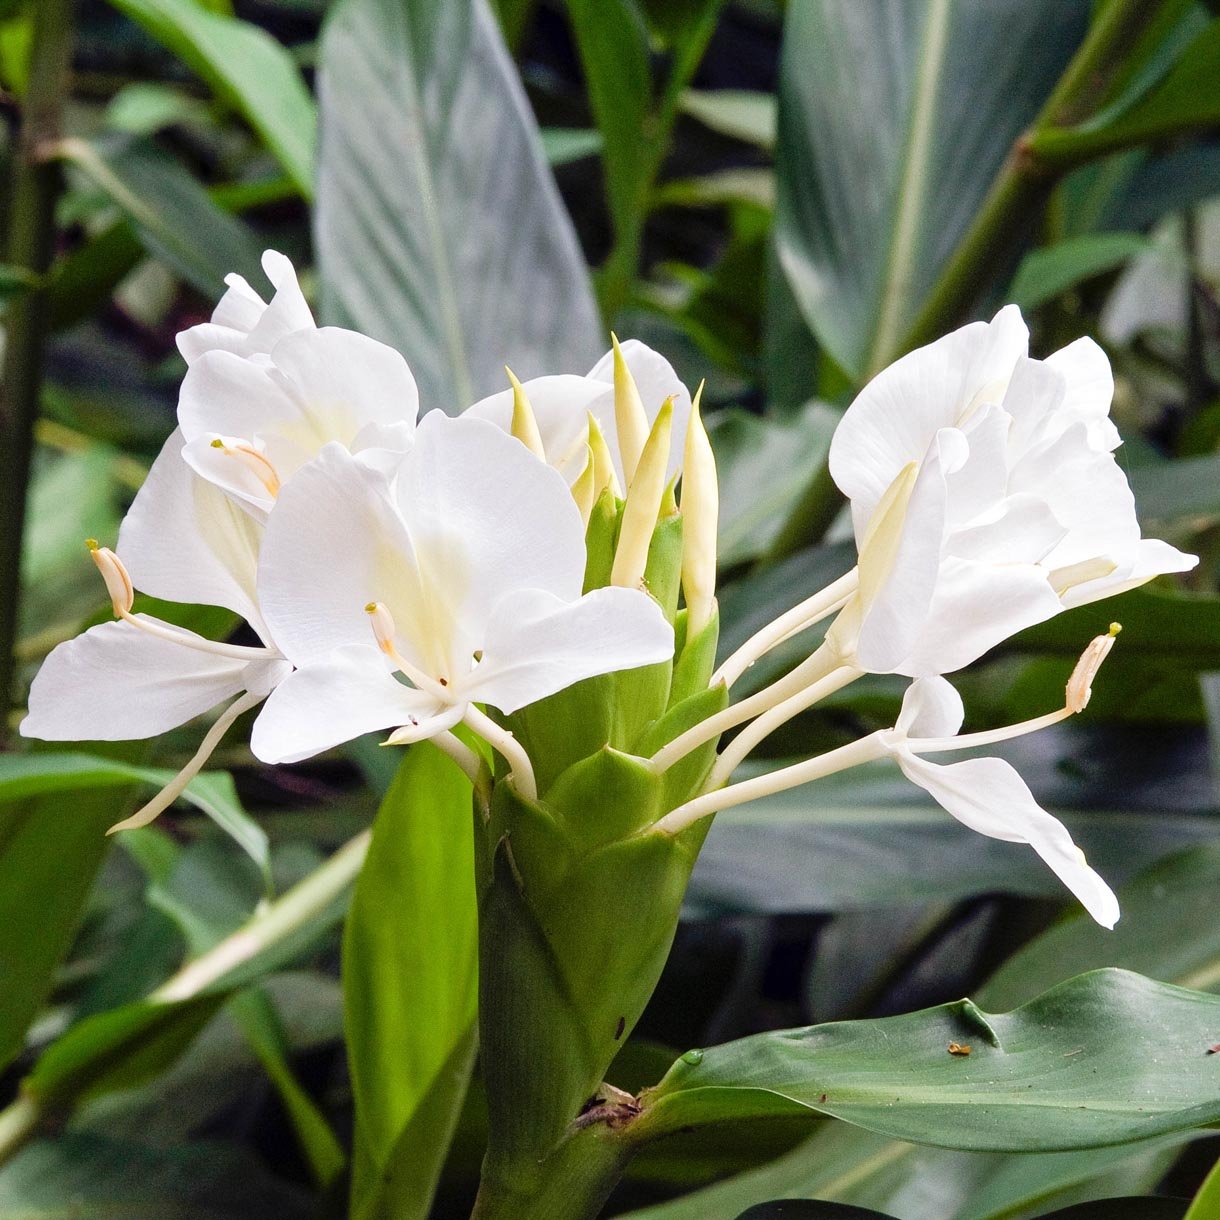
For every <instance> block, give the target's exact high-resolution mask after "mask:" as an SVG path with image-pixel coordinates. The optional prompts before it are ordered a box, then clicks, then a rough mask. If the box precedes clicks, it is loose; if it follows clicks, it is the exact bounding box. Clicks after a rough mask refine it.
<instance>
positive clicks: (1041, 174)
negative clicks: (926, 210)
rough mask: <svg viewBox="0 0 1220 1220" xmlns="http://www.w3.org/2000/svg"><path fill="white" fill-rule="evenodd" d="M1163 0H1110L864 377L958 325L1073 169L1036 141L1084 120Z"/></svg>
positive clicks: (1099, 100) (1069, 164) (1097, 104)
mask: <svg viewBox="0 0 1220 1220" xmlns="http://www.w3.org/2000/svg"><path fill="white" fill-rule="evenodd" d="M1164 3H1165V0H1159V2H1158V0H1110V3H1109V5H1107V6H1106V7H1105V8H1103V9H1102V11H1101V14H1100V16H1099V17H1098V18H1097V20H1096V21H1095V22H1094V23H1093V25H1092V27H1091V28H1090V30H1089V33H1088V35H1087V36H1086V38H1085V40H1084V42H1083V43H1082V44H1081V46H1080V49H1079V50H1078V51H1077V52H1076V55H1075V56H1074V57H1073V59H1072V62H1071V63H1070V64H1068V67H1067V70H1066V71H1065V72H1064V74H1063V76H1062V77H1061V78H1060V80H1059V83H1058V84H1057V85H1056V86H1055V88H1054V90H1053V92H1052V93H1051V95H1050V97H1049V98H1047V100H1046V104H1045V105H1044V106H1043V107H1042V110H1041V112H1040V113H1039V114H1038V117H1037V118H1036V119H1035V120H1034V122H1033V125H1032V126H1031V127H1030V129H1029V130H1028V131H1027V132H1026V133H1025V135H1023V136H1022V137H1021V139H1019V140H1018V141H1017V143H1016V144H1015V145H1014V146H1013V149H1012V151H1011V152H1010V153H1009V155H1008V158H1007V160H1006V161H1005V162H1004V165H1003V168H1002V169H1001V170H1000V173H999V176H998V177H997V178H996V180H995V182H994V183H993V184H992V187H991V190H990V191H989V192H988V195H987V198H986V199H985V200H984V201H983V205H982V207H981V208H980V209H979V212H978V215H977V216H976V217H975V220H974V224H973V225H972V226H971V227H970V231H969V232H968V233H967V234H966V236H965V237H964V238H963V240H962V241H961V242H960V243H959V244H958V247H957V249H956V251H955V252H954V254H953V257H952V258H951V259H950V260H949V263H948V264H947V266H946V267H945V269H944V270H943V271H942V272H941V275H940V278H939V279H938V280H937V282H936V286H935V287H934V288H933V289H932V291H931V293H930V294H929V295H928V299H927V301H926V302H925V303H924V307H923V310H922V311H921V313H920V315H919V317H918V318H917V319H916V322H915V325H914V326H913V327H912V328H911V330H910V331H909V333H908V334H907V335H906V336H905V338H904V341H903V342H902V344H901V345H900V346H899V347H898V348H897V349H895V350H890V351H878V352H877V353H876V357H875V359H874V361H873V365H872V367H871V368H870V369H869V374H870V375H871V374H873V373H876V372H878V371H879V370H880V369H882V368H884V367H885V366H886V365H887V364H889V363H890V362H891V361H892V360H894V359H896V358H897V357H898V356H900V355H902V353H903V352H907V351H911V350H912V349H913V348H916V347H919V346H920V345H921V344H924V343H928V342H930V341H931V340H933V339H935V338H937V337H938V336H939V335H940V334H942V333H943V332H944V331H946V330H947V329H949V327H950V326H952V325H953V324H954V323H955V322H957V321H959V320H960V319H961V317H962V316H963V315H964V314H965V312H966V311H967V310H968V309H969V308H970V305H971V303H972V302H973V301H974V299H975V298H976V297H977V296H978V294H979V292H980V291H981V289H982V288H983V286H984V284H985V283H986V282H987V279H988V277H989V276H990V275H991V273H992V269H993V268H994V266H995V264H996V261H997V260H998V259H1001V258H1002V257H1003V256H1004V255H1005V254H1006V253H1007V252H1008V251H1009V250H1010V249H1011V248H1012V246H1013V244H1014V243H1015V242H1016V241H1018V240H1019V239H1020V236H1021V234H1022V233H1024V232H1025V231H1026V226H1027V225H1028V223H1029V222H1030V220H1031V218H1033V217H1036V216H1037V215H1039V214H1040V213H1041V211H1042V209H1043V207H1044V206H1045V204H1046V201H1047V200H1048V199H1049V198H1050V194H1051V191H1052V190H1053V189H1054V187H1055V185H1056V184H1057V183H1058V181H1059V179H1060V178H1061V177H1062V176H1063V175H1064V174H1065V173H1067V172H1068V170H1069V169H1072V168H1074V165H1075V162H1068V161H1064V162H1055V163H1054V164H1051V163H1048V162H1046V161H1044V160H1043V159H1042V158H1040V157H1039V156H1037V155H1036V153H1035V152H1034V151H1033V148H1032V144H1033V141H1034V140H1035V139H1036V137H1037V136H1038V135H1040V134H1042V133H1044V132H1047V131H1050V130H1053V129H1055V128H1060V127H1066V126H1070V125H1073V124H1076V123H1079V122H1081V121H1082V120H1083V119H1085V118H1087V117H1089V115H1090V114H1092V113H1093V111H1095V110H1096V108H1097V107H1098V106H1099V105H1100V104H1101V102H1102V101H1103V100H1104V98H1105V96H1106V92H1107V90H1108V89H1109V87H1110V84H1111V82H1112V81H1113V79H1114V76H1115V74H1116V73H1117V72H1118V70H1119V69H1120V68H1121V66H1122V63H1123V58H1124V56H1125V55H1126V54H1127V52H1128V51H1129V50H1130V49H1131V47H1132V46H1133V45H1134V44H1135V42H1136V41H1137V40H1138V39H1139V36H1140V35H1141V33H1143V31H1144V30H1145V29H1146V28H1147V27H1148V26H1149V25H1150V24H1151V22H1152V21H1153V20H1154V19H1155V18H1156V16H1157V14H1158V12H1159V11H1160V10H1161V9H1162V8H1163V7H1164Z"/></svg>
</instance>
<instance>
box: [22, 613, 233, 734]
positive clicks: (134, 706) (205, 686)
mask: <svg viewBox="0 0 1220 1220" xmlns="http://www.w3.org/2000/svg"><path fill="white" fill-rule="evenodd" d="M246 669H247V662H245V661H241V660H236V659H234V658H231V657H220V656H216V655H215V654H213V653H207V652H199V651H197V650H196V649H193V648H185V647H183V646H182V645H180V644H174V643H171V642H170V641H168V640H164V639H159V638H157V637H156V636H152V635H149V634H148V633H147V632H144V631H141V630H140V629H139V628H138V627H135V626H133V625H132V624H131V623H122V622H119V623H102V624H100V625H99V626H97V627H90V628H89V630H88V631H86V632H85V633H84V634H83V635H78V636H77V637H76V638H75V639H74V640H68V641H67V643H64V644H60V645H59V646H58V647H57V648H55V649H54V650H53V651H52V652H51V655H50V656H48V657H47V659H46V660H45V661H44V662H43V664H42V668H41V669H40V670H39V671H38V673H37V674H36V675H35V677H34V682H33V685H32V686H31V687H30V712H29V715H28V716H27V717H26V718H25V720H23V721H22V723H21V732H22V735H23V736H25V737H40V738H42V739H43V740H45V741H124V740H128V739H132V738H142V737H155V736H156V735H157V734H159V733H165V732H167V731H168V730H170V729H174V728H177V727H178V725H180V724H185V723H186V722H187V721H188V720H191V719H193V718H194V717H195V716H198V715H200V714H202V713H203V712H206V711H207V710H208V709H209V708H211V707H215V706H216V704H218V703H220V702H222V701H223V700H225V699H228V698H230V697H232V696H233V695H236V694H239V693H240V692H241V691H242V690H244V689H245V677H246V673H245V671H246Z"/></svg>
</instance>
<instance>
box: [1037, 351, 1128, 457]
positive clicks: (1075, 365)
mask: <svg viewBox="0 0 1220 1220" xmlns="http://www.w3.org/2000/svg"><path fill="white" fill-rule="evenodd" d="M1046 364H1048V365H1049V366H1050V367H1051V368H1053V369H1054V370H1055V371H1056V372H1058V373H1060V374H1061V375H1062V376H1063V378H1064V380H1065V381H1066V383H1067V392H1066V394H1065V395H1064V399H1063V408H1062V409H1063V411H1064V412H1065V413H1066V414H1067V416H1068V418H1070V419H1073V420H1082V421H1083V422H1085V423H1086V424H1087V425H1088V430H1089V444H1090V445H1092V447H1093V448H1094V449H1105V450H1110V449H1116V448H1118V446H1119V445H1121V444H1122V437H1121V436H1119V434H1118V429H1117V428H1116V427H1115V426H1114V424H1113V423H1112V422H1111V420H1110V403H1111V402H1112V401H1113V398H1114V374H1113V372H1111V370H1110V361H1109V358H1108V357H1107V356H1106V353H1105V352H1104V351H1102V349H1101V347H1099V346H1098V344H1096V343H1095V342H1094V341H1093V340H1092V339H1089V338H1083V339H1077V340H1076V341H1075V343H1069V344H1068V345H1067V347H1063V348H1060V349H1059V351H1057V352H1055V353H1054V354H1053V355H1050V356H1047V358H1046Z"/></svg>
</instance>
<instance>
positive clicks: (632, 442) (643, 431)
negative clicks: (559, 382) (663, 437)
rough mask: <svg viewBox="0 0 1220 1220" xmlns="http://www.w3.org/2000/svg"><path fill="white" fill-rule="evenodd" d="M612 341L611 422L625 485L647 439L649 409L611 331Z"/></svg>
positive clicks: (632, 474)
mask: <svg viewBox="0 0 1220 1220" xmlns="http://www.w3.org/2000/svg"><path fill="white" fill-rule="evenodd" d="M610 341H611V342H612V343H613V345H614V425H615V428H616V429H617V431H618V451H619V453H620V454H621V455H622V459H623V474H624V476H625V477H626V479H627V485H628V487H630V486H631V483H632V481H633V480H634V479H635V469H636V467H637V466H638V465H639V462H640V455H641V454H642V453H643V452H644V445H645V443H646V442H647V440H648V413H647V411H645V410H644V401H643V399H641V398H640V391H639V387H637V386H636V384H635V378H634V377H633V376H632V375H631V370H630V369H629V368H628V367H627V361H626V360H625V359H624V358H623V349H622V348H621V347H619V343H618V336H617V335H613V334H612V335H611V336H610Z"/></svg>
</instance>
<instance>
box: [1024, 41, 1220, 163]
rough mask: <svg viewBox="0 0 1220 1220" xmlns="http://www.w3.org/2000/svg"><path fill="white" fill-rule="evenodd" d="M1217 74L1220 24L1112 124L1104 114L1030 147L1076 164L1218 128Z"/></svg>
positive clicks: (1042, 137)
mask: <svg viewBox="0 0 1220 1220" xmlns="http://www.w3.org/2000/svg"><path fill="white" fill-rule="evenodd" d="M1217 72H1220V19H1217V20H1213V21H1210V22H1209V23H1208V24H1207V25H1206V26H1204V28H1203V29H1202V30H1200V32H1199V33H1198V34H1197V35H1196V37H1195V38H1194V40H1193V41H1192V42H1191V43H1190V45H1189V46H1188V47H1187V48H1186V50H1185V51H1184V52H1183V54H1182V56H1181V58H1180V59H1179V60H1178V61H1177V63H1176V64H1174V66H1173V68H1172V70H1171V71H1170V72H1169V73H1168V74H1167V75H1166V76H1165V78H1164V79H1163V80H1162V81H1161V82H1160V84H1158V85H1157V86H1156V88H1154V89H1152V90H1151V91H1150V92H1149V93H1148V94H1147V95H1146V96H1144V97H1143V98H1142V99H1141V100H1140V101H1138V102H1136V103H1135V104H1134V105H1132V106H1130V107H1129V108H1126V109H1122V110H1121V112H1120V113H1119V114H1118V115H1117V117H1114V118H1112V119H1111V113H1110V112H1108V111H1103V112H1102V113H1101V114H1099V115H1098V116H1096V118H1095V120H1094V121H1092V122H1090V123H1086V124H1082V125H1081V126H1079V127H1075V128H1068V129H1054V130H1048V131H1044V132H1042V133H1040V134H1039V135H1037V136H1036V137H1035V138H1034V139H1033V142H1032V148H1033V151H1034V152H1035V154H1037V155H1041V156H1046V157H1051V158H1068V159H1075V158H1079V157H1085V156H1097V155H1099V154H1101V153H1103V152H1107V151H1110V150H1113V149H1119V148H1129V147H1131V146H1133V145H1136V144H1141V143H1144V142H1146V141H1150V140H1156V139H1162V138H1164V137H1166V136H1169V135H1173V134H1175V133H1177V132H1180V131H1186V130H1190V129H1195V128H1201V127H1208V126H1211V125H1213V124H1215V123H1217V122H1220V97H1218V96H1217V93H1216V89H1215V87H1214V86H1215V80H1216V73H1217Z"/></svg>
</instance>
